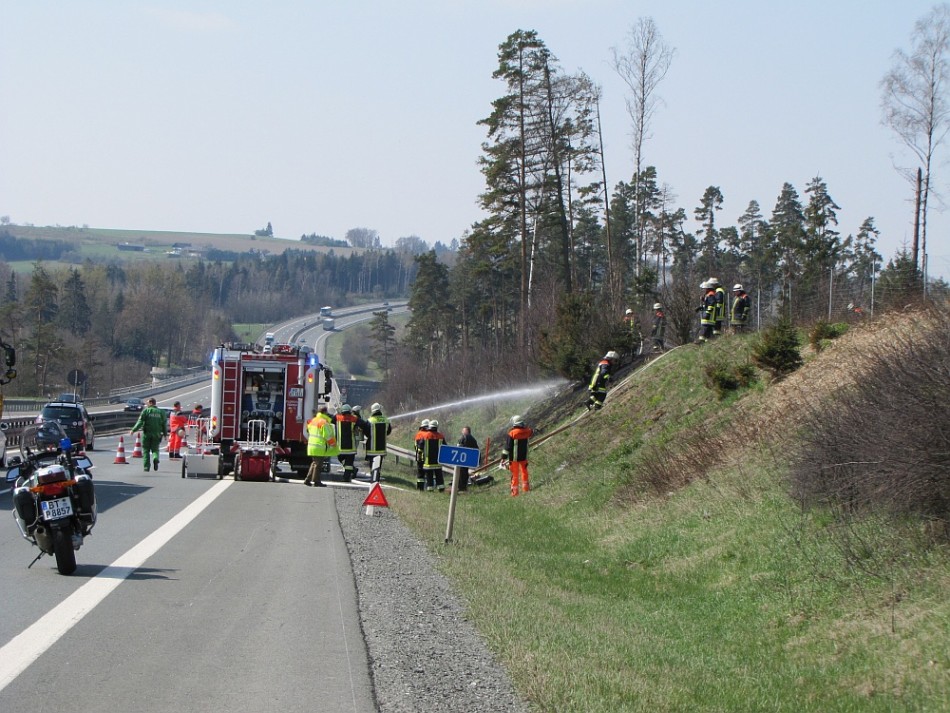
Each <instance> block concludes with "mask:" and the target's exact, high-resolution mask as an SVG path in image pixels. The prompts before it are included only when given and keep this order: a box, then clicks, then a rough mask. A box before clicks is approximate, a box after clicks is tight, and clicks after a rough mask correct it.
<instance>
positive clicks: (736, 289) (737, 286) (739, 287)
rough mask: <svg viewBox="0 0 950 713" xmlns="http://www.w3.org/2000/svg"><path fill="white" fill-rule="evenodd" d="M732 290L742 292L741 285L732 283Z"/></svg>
mask: <svg viewBox="0 0 950 713" xmlns="http://www.w3.org/2000/svg"><path fill="white" fill-rule="evenodd" d="M732 291H733V292H742V285H733V286H732Z"/></svg>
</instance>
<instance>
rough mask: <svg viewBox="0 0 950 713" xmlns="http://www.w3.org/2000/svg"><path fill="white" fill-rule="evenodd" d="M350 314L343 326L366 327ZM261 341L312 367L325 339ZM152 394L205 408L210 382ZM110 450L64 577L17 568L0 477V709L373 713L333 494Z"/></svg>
mask: <svg viewBox="0 0 950 713" xmlns="http://www.w3.org/2000/svg"><path fill="white" fill-rule="evenodd" d="M359 309H360V308H350V309H347V310H340V311H339V312H338V313H336V314H335V315H334V316H335V318H336V323H337V329H338V330H339V329H344V328H346V327H347V326H352V325H353V324H356V323H359V322H362V321H366V320H369V319H372V312H367V311H365V310H366V308H365V307H364V308H362V309H363V310H364V311H362V312H359V311H358V310H359ZM404 309H405V305H404V304H400V305H395V304H394V305H393V311H394V312H396V311H403V310H404ZM271 331H274V332H275V333H276V337H277V341H278V342H281V341H291V340H296V341H298V342H299V341H300V340H306V343H307V344H310V345H311V347H312V348H314V349H315V351H317V353H318V354H320V355H321V358H325V353H326V340H327V339H328V338H329V337H330V336H331V335H332V334H334V333H335V332H334V333H326V332H324V331H323V329H322V326H320V324H319V322H318V321H317V318H316V316H310V317H303V318H300V319H298V320H291V321H289V322H287V323H284V324H282V325H278V326H277V327H275V328H272V330H271ZM332 366H333V365H331V367H332ZM157 398H158V400H159V405H160V406H170V405H171V404H172V403H173V402H174V401H181V402H182V405H183V407H185V408H186V410H187V409H189V408H190V407H191V406H192V405H193V404H194V403H202V404H204V405H205V406H207V405H209V403H210V382H209V383H207V384H196V385H192V386H187V387H181V388H178V389H175V390H174V391H170V392H167V393H165V394H162V395H160V396H159V397H157ZM92 410H93V411H94V412H95V411H99V412H102V411H110V410H115V407H114V406H112V407H100V408H98V409H92ZM126 440H128V439H126ZM117 444H118V436H105V435H98V436H97V438H96V451H95V452H94V453H91V454H90V455H91V456H92V458H93V460H94V462H95V466H96V467H95V470H94V480H95V484H96V496H97V499H98V503H99V521H98V523H97V525H96V527H95V529H94V530H93V533H92V535H91V536H90V537H88V538H87V539H86V543H85V544H84V545H83V547H82V549H80V550H79V552H77V553H76V554H77V561H78V563H79V565H78V568H77V570H76V573H75V574H74V575H73V576H70V577H64V576H61V575H59V574H58V573H57V571H56V567H55V562H54V560H53V559H52V558H51V557H43V558H42V559H40V560H39V561H37V562H36V563H35V564H33V566H32V568H29V569H28V568H27V566H28V565H29V564H30V562H31V560H32V559H33V558H34V557H35V556H36V554H37V550H36V549H35V548H33V547H32V545H31V544H30V543H28V542H27V541H26V540H23V539H22V538H21V537H20V534H19V531H18V529H17V527H16V524H15V523H14V521H13V517H12V513H11V508H12V503H11V490H10V486H9V485H8V484H2V483H0V601H2V602H3V607H2V608H0V711H11V712H13V711H22V710H28V709H29V710H32V709H34V708H37V707H42V708H44V709H57V708H62V709H65V710H70V711H101V710H103V709H106V710H113V711H119V712H121V711H146V712H148V711H172V710H173V711H222V710H223V711H237V712H240V711H247V712H249V713H250V712H253V713H260V711H270V710H280V711H282V713H291V712H293V711H309V712H317V713H319V712H323V711H325V712H327V713H330V712H333V713H340V712H344V711H353V712H354V713H362V712H364V711H366V712H369V711H375V710H376V706H375V701H374V695H373V690H372V684H371V678H370V674H369V663H368V660H367V653H366V646H365V643H364V641H363V637H362V633H361V629H360V622H359V617H358V612H357V603H356V592H355V590H354V584H353V574H352V571H351V569H350V562H349V555H348V553H347V549H346V544H345V542H344V540H343V535H342V533H341V530H340V526H339V522H338V520H337V514H336V509H335V506H334V500H333V488H307V487H304V486H303V484H302V483H301V482H300V481H299V480H288V481H283V480H279V481H278V482H275V483H252V482H235V481H234V480H233V479H232V478H231V477H226V478H225V479H223V480H211V479H209V480H198V479H187V480H186V479H182V478H181V466H180V462H177V461H168V460H163V462H162V463H161V466H160V467H159V470H158V472H150V473H147V472H144V470H143V468H142V461H141V460H138V459H133V458H131V445H130V444H128V443H126V458H127V460H129V463H128V464H125V465H122V464H116V463H114V462H113V461H114V460H115V456H116V449H117ZM335 487H352V486H348V485H343V484H337V485H336V486H335Z"/></svg>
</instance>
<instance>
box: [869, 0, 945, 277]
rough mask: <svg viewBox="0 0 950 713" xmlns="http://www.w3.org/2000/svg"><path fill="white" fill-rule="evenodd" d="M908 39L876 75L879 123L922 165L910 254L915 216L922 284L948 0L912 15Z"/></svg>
mask: <svg viewBox="0 0 950 713" xmlns="http://www.w3.org/2000/svg"><path fill="white" fill-rule="evenodd" d="M911 41H912V43H913V47H912V49H911V51H910V53H909V54H908V53H906V52H904V51H903V50H900V49H898V50H896V51H895V52H894V64H893V66H892V68H891V70H890V71H889V72H888V73H887V74H886V75H885V76H884V79H882V80H881V90H882V96H881V108H882V110H883V123H884V125H885V126H888V127H890V128H891V129H893V130H894V133H896V134H897V136H898V137H899V138H900V140H901V142H902V143H903V144H904V145H905V146H907V148H909V149H910V150H911V152H912V153H913V154H914V155H915V156H916V157H917V159H918V161H919V162H920V164H921V166H922V168H923V184H922V186H921V189H920V194H921V195H920V216H919V218H918V217H917V216H915V226H914V227H915V231H914V235H915V240H914V248H913V258H914V266H915V268H916V267H917V265H918V262H917V255H918V242H917V240H916V236H917V227H918V226H917V223H916V221H917V220H919V221H920V222H919V229H920V245H919V247H920V250H921V252H922V253H923V260H922V264H921V268H922V271H923V273H924V278H925V280H924V282H925V284H926V267H927V208H928V203H929V198H930V195H931V193H933V182H932V174H931V167H932V163H933V157H934V154H935V152H936V150H937V148H938V147H939V146H940V144H941V143H943V140H944V139H945V138H946V136H947V132H948V131H950V102H948V98H950V94H948V92H950V64H948V53H950V5H947V4H946V3H944V4H941V5H937V6H936V7H935V8H933V9H932V10H931V11H930V12H929V13H928V14H927V15H926V16H924V17H923V18H921V19H920V20H918V21H917V24H916V25H915V26H914V32H913V34H912V36H911ZM916 173H917V168H916V167H914V168H912V169H908V170H907V171H906V174H907V176H908V179H909V180H911V181H912V183H916V181H915V179H914V178H913V177H914V176H915V175H916Z"/></svg>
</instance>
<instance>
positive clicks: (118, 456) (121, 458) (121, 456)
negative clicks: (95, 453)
mask: <svg viewBox="0 0 950 713" xmlns="http://www.w3.org/2000/svg"><path fill="white" fill-rule="evenodd" d="M112 462H113V463H117V464H119V465H128V464H129V462H128V461H127V460H126V459H125V441H123V440H122V436H119V449H118V450H117V451H116V452H115V460H114V461H112Z"/></svg>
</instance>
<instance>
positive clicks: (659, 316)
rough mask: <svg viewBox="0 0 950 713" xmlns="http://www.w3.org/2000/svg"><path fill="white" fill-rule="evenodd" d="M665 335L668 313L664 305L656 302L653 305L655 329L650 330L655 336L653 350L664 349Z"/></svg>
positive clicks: (651, 334)
mask: <svg viewBox="0 0 950 713" xmlns="http://www.w3.org/2000/svg"><path fill="white" fill-rule="evenodd" d="M665 335H666V313H665V312H664V311H663V305H662V304H660V303H659V302H656V303H655V304H654V305H653V330H652V331H651V332H650V336H651V337H652V338H653V351H655V352H661V351H663V349H664V339H665Z"/></svg>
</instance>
